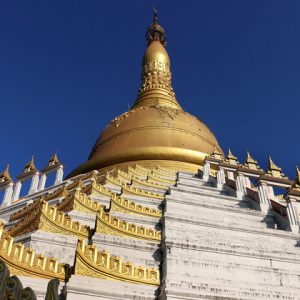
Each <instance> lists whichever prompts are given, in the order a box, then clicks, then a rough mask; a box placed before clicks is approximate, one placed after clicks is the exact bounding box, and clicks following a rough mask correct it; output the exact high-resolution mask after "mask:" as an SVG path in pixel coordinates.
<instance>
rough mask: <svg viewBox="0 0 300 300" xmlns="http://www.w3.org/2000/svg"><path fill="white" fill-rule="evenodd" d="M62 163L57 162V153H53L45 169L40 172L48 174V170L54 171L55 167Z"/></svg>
mask: <svg viewBox="0 0 300 300" xmlns="http://www.w3.org/2000/svg"><path fill="white" fill-rule="evenodd" d="M61 165H62V163H61V162H60V161H59V159H58V156H57V152H55V153H54V154H53V155H52V156H51V157H50V159H49V161H48V163H47V165H46V167H45V168H44V169H43V170H42V172H49V171H50V170H54V169H56V168H57V167H59V166H61Z"/></svg>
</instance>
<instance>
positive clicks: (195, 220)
mask: <svg viewBox="0 0 300 300" xmlns="http://www.w3.org/2000/svg"><path fill="white" fill-rule="evenodd" d="M222 213H223V214H222ZM165 217H166V218H170V219H173V220H177V221H178V222H183V223H188V224H195V225H196V226H198V224H207V225H210V226H216V227H218V226H219V227H227V228H232V229H233V228H236V229H239V230H245V231H247V230H264V229H265V228H266V227H267V225H268V226H269V227H270V226H271V225H274V224H273V223H271V221H272V220H268V219H266V220H265V221H264V219H263V217H261V218H256V216H255V218H251V215H250V216H249V215H246V214H240V215H239V217H237V216H236V214H235V213H234V212H230V211H226V212H224V211H216V210H212V209H211V208H204V207H192V208H191V210H185V209H181V211H180V214H178V209H176V208H174V207H171V208H170V209H169V208H168V210H167V212H166V213H165ZM266 221H268V224H267V222H266ZM269 224H270V225H269Z"/></svg>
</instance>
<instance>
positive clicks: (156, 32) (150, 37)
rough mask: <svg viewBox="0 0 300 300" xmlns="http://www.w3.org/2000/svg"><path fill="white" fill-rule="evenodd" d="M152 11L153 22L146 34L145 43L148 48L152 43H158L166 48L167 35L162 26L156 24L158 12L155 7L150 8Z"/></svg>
mask: <svg viewBox="0 0 300 300" xmlns="http://www.w3.org/2000/svg"><path fill="white" fill-rule="evenodd" d="M152 10H153V22H152V24H151V25H150V27H149V28H148V29H147V32H146V41H147V44H148V46H149V45H150V44H151V43H152V42H153V41H159V42H161V44H162V45H163V46H164V47H166V46H167V41H166V40H167V35H166V32H165V30H164V29H163V27H162V26H160V25H159V24H158V10H157V9H156V8H155V7H152Z"/></svg>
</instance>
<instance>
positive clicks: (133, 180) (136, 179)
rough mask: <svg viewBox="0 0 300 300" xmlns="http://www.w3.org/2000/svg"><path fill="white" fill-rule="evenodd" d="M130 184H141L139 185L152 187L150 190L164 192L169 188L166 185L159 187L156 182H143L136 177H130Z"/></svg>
mask: <svg viewBox="0 0 300 300" xmlns="http://www.w3.org/2000/svg"><path fill="white" fill-rule="evenodd" d="M132 184H141V185H145V186H149V187H152V188H156V189H161V190H164V191H166V190H167V189H168V188H169V187H168V186H166V185H161V184H159V183H157V182H154V181H150V180H143V179H140V178H139V177H137V176H133V177H132Z"/></svg>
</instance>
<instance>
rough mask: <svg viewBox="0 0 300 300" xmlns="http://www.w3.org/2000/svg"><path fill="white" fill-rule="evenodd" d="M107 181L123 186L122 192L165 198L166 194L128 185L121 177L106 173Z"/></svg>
mask: <svg viewBox="0 0 300 300" xmlns="http://www.w3.org/2000/svg"><path fill="white" fill-rule="evenodd" d="M105 180H106V182H110V183H113V184H115V185H118V186H120V187H122V192H123V193H124V194H133V195H140V196H144V197H150V198H158V199H161V200H163V199H164V196H163V195H161V194H158V193H154V192H149V191H144V190H142V189H140V188H137V187H134V186H131V185H128V184H126V183H124V182H122V181H121V180H120V179H117V178H114V177H112V176H111V175H109V174H106V177H105Z"/></svg>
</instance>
